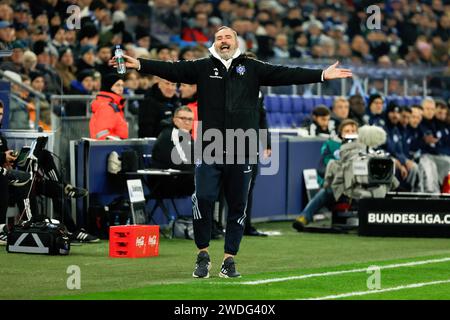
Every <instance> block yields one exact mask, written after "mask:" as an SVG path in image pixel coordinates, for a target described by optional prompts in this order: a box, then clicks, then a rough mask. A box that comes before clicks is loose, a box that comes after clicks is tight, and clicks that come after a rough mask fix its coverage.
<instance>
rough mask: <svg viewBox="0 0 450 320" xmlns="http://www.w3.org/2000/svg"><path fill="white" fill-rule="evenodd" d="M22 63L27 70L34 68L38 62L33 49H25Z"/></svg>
mask: <svg viewBox="0 0 450 320" xmlns="http://www.w3.org/2000/svg"><path fill="white" fill-rule="evenodd" d="M22 64H23V67H24V68H25V70H34V68H36V64H37V57H36V54H34V52H33V51H25V52H24V54H23V62H22Z"/></svg>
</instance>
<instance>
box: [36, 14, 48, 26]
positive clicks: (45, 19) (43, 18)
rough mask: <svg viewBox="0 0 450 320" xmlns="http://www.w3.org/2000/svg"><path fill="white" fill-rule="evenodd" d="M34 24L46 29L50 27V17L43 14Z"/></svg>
mask: <svg viewBox="0 0 450 320" xmlns="http://www.w3.org/2000/svg"><path fill="white" fill-rule="evenodd" d="M34 24H35V25H37V26H43V27H46V26H48V17H47V14H46V13H42V14H40V15H38V16H37V17H36V19H34Z"/></svg>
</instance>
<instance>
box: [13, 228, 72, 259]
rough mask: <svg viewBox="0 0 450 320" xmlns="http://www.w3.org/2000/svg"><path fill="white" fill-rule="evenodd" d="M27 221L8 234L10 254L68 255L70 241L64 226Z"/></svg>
mask: <svg viewBox="0 0 450 320" xmlns="http://www.w3.org/2000/svg"><path fill="white" fill-rule="evenodd" d="M46 220H48V221H39V222H32V221H26V222H23V223H22V224H18V225H15V226H14V227H13V229H12V230H11V231H10V232H9V234H8V240H7V242H6V250H7V251H8V252H19V253H38V254H49V255H68V254H69V252H70V241H69V237H68V234H67V231H66V228H65V226H64V225H62V224H54V223H52V222H51V221H50V220H49V219H46Z"/></svg>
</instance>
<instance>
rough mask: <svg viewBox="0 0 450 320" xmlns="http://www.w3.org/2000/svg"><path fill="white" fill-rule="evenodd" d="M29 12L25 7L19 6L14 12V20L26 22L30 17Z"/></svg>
mask: <svg viewBox="0 0 450 320" xmlns="http://www.w3.org/2000/svg"><path fill="white" fill-rule="evenodd" d="M29 14H30V12H29V11H28V10H27V9H26V8H25V7H20V8H19V10H16V11H15V12H14V20H15V21H17V22H18V23H23V24H28V22H29V18H30V15H29Z"/></svg>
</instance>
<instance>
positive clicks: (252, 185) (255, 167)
mask: <svg viewBox="0 0 450 320" xmlns="http://www.w3.org/2000/svg"><path fill="white" fill-rule="evenodd" d="M251 166H252V181H251V182H250V189H249V191H248V200H247V210H246V211H245V215H246V216H247V218H246V219H245V227H244V229H245V231H246V232H249V231H250V230H251V228H252V209H253V189H254V188H255V181H256V177H257V176H258V170H259V168H258V164H252V165H251Z"/></svg>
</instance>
